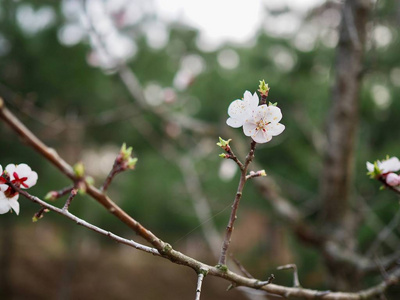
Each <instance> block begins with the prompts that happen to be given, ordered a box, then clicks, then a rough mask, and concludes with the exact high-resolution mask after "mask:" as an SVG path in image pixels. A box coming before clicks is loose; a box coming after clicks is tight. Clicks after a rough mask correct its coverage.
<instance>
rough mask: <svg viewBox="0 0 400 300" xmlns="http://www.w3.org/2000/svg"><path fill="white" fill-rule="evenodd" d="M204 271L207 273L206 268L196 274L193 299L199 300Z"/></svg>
mask: <svg viewBox="0 0 400 300" xmlns="http://www.w3.org/2000/svg"><path fill="white" fill-rule="evenodd" d="M205 273H207V270H200V272H199V274H198V275H197V285H196V297H195V300H200V294H201V287H202V285H203V279H204V277H205Z"/></svg>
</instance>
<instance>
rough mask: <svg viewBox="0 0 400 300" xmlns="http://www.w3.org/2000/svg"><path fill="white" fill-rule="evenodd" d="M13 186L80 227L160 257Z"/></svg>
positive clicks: (150, 249) (28, 197) (145, 248)
mask: <svg viewBox="0 0 400 300" xmlns="http://www.w3.org/2000/svg"><path fill="white" fill-rule="evenodd" d="M12 186H13V188H14V189H15V190H16V191H18V192H19V193H20V194H21V195H22V196H24V197H25V198H27V199H29V200H31V201H32V202H34V203H37V204H39V205H40V206H41V207H43V208H46V209H48V210H51V211H54V212H56V213H58V214H60V215H62V216H64V217H66V218H68V219H70V220H72V221H74V222H75V223H76V224H78V225H81V226H83V227H86V228H88V229H90V230H92V231H94V232H97V233H99V234H102V235H105V236H107V237H109V238H110V239H112V240H114V241H116V242H118V243H120V244H124V245H127V246H130V247H133V248H135V249H138V250H141V251H144V252H147V253H150V254H153V255H157V256H159V255H160V254H159V252H158V250H157V249H155V248H151V247H148V246H145V245H142V244H139V243H137V242H134V241H132V240H128V239H125V238H122V237H120V236H118V235H116V234H114V233H112V232H110V231H106V230H104V229H102V228H100V227H97V226H95V225H93V224H90V223H88V222H86V221H85V220H82V219H80V218H78V217H77V216H75V215H74V214H71V213H70V212H69V211H68V210H67V209H65V208H62V209H61V208H58V207H55V206H54V205H51V204H49V203H47V202H45V201H43V200H41V199H39V198H38V197H35V196H32V195H31V194H29V193H28V192H26V191H24V190H21V189H20V188H18V187H16V186H14V185H12Z"/></svg>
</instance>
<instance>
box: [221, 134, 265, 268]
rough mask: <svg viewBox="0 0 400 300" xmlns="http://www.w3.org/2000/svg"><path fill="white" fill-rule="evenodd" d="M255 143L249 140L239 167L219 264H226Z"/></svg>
mask: <svg viewBox="0 0 400 300" xmlns="http://www.w3.org/2000/svg"><path fill="white" fill-rule="evenodd" d="M256 144H257V143H256V142H254V141H252V142H251V146H250V151H249V153H248V154H247V156H246V162H245V164H244V167H243V169H241V175H240V180H239V185H238V188H237V192H236V196H235V200H234V201H233V204H232V211H231V215H230V218H229V222H228V226H226V232H225V238H224V242H223V244H222V248H221V256H220V258H219V261H218V264H219V265H221V266H223V265H226V253H227V251H228V247H229V244H230V243H231V237H232V233H233V225H234V224H235V221H236V219H237V216H236V213H237V210H238V208H239V203H240V199H241V198H242V193H243V188H244V185H245V183H246V174H247V168H248V166H249V164H250V163H251V161H252V160H253V158H254V150H255V148H256Z"/></svg>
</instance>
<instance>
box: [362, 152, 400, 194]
mask: <svg viewBox="0 0 400 300" xmlns="http://www.w3.org/2000/svg"><path fill="white" fill-rule="evenodd" d="M367 169H368V175H369V176H370V177H371V178H374V179H378V180H381V181H383V182H384V183H386V184H387V185H388V186H392V187H397V186H400V176H399V175H398V174H396V173H395V172H398V171H399V170H400V161H399V159H398V158H397V157H390V158H389V157H386V159H385V160H382V161H379V160H377V161H375V162H374V163H370V162H367Z"/></svg>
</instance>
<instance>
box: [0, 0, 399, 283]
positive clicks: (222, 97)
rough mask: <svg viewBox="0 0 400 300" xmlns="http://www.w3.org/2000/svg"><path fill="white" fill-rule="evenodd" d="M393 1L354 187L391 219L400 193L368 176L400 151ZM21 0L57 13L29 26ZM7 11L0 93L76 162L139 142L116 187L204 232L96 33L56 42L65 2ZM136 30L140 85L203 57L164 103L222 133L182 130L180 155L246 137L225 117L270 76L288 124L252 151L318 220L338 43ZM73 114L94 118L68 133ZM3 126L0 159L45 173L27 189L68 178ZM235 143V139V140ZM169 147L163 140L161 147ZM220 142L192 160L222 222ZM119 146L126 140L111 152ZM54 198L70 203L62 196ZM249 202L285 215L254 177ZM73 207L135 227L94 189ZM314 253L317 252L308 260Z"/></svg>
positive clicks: (0, 31)
mask: <svg viewBox="0 0 400 300" xmlns="http://www.w3.org/2000/svg"><path fill="white" fill-rule="evenodd" d="M391 3H392V2H391V1H379V6H378V7H377V10H376V12H375V15H374V17H376V20H375V24H374V26H375V27H376V26H379V25H382V26H383V25H384V26H386V28H388V30H389V31H390V32H391V34H392V39H391V41H390V43H389V44H388V45H386V46H384V47H383V46H382V47H377V46H376V45H374V44H373V43H372V44H371V43H369V46H368V51H367V53H366V57H365V61H366V69H365V71H364V72H365V74H364V75H365V80H364V84H363V89H362V99H361V106H360V110H361V113H360V119H359V124H360V127H359V130H358V135H357V140H356V141H355V143H356V144H357V151H356V164H355V166H354V175H355V184H354V190H353V193H354V197H353V206H354V209H356V210H360V213H361V210H362V207H361V205H360V204H359V203H360V202H359V200H358V199H359V198H360V197H362V198H363V199H364V200H365V201H366V203H368V205H369V206H370V207H371V209H372V210H373V211H374V212H375V213H376V214H377V216H378V217H379V218H380V219H381V221H382V223H383V224H386V223H388V222H389V221H390V220H391V219H392V217H393V215H394V214H395V213H396V211H397V209H398V201H397V198H396V196H395V195H393V194H391V193H389V192H386V191H383V192H381V191H379V190H378V188H379V184H378V183H377V182H373V181H371V180H370V179H369V178H368V177H367V176H366V168H365V162H366V161H373V160H376V159H381V158H383V157H385V156H386V155H387V154H389V155H393V156H396V155H397V156H398V155H399V153H400V144H399V142H398V141H399V138H400V130H399V119H398V116H399V111H400V101H398V99H397V98H398V97H397V95H398V92H399V90H400V84H399V81H400V79H399V77H400V75H399V73H400V71H399V70H400V67H399V65H398V62H399V52H398V49H399V46H400V45H399V39H398V34H399V32H398V28H397V27H396V23H395V22H396V20H394V17H393V16H392V15H391V14H390V11H391V5H392V4H391ZM23 5H32V6H35V8H36V9H39V8H40V7H43V6H46V7H52V9H53V11H54V16H55V19H54V22H53V23H51V25H49V26H47V27H45V28H43V29H42V30H39V31H38V32H36V33H35V34H33V35H30V34H27V33H26V32H24V30H22V29H21V27H20V26H19V23H18V21H17V19H16V12H17V11H18V9H19V8H20V7H21V6H23ZM0 12H1V13H0V92H1V95H2V96H3V97H4V98H5V99H6V102H7V105H8V106H9V107H10V109H11V110H13V111H14V112H15V113H16V115H17V116H18V117H19V118H20V119H21V120H22V122H24V123H25V124H26V125H27V126H28V128H30V129H31V130H32V131H33V132H34V133H35V134H37V135H38V136H39V137H40V138H42V139H43V140H44V142H45V143H46V144H48V145H50V146H51V147H54V148H55V149H57V150H58V151H59V152H60V153H61V154H63V153H68V151H70V150H68V149H69V148H70V147H72V148H74V147H75V148H76V149H75V150H76V152H77V153H78V154H75V157H74V156H72V158H70V159H71V160H69V163H71V164H73V163H75V162H76V161H77V160H80V159H81V157H80V156H82V155H83V154H84V152H85V151H86V149H88V148H90V149H101V148H102V147H103V146H105V145H115V147H116V149H118V148H119V147H120V145H121V144H122V143H123V142H126V143H127V145H128V146H133V148H134V154H135V155H136V156H137V157H139V162H138V164H137V168H136V170H134V171H129V172H126V173H123V174H120V175H118V176H117V177H116V179H115V181H114V182H113V183H112V185H111V187H110V190H109V194H110V195H111V196H112V198H113V199H114V200H115V201H116V202H117V203H118V204H119V205H121V207H122V208H123V209H125V210H126V211H127V212H128V213H129V214H131V215H132V216H133V217H134V218H135V219H137V220H138V221H139V222H141V223H142V224H144V225H145V226H146V227H147V228H149V229H150V230H151V231H153V232H155V233H156V234H158V235H159V236H160V237H161V238H163V239H165V240H167V241H169V240H171V241H175V240H179V239H180V238H181V237H183V236H184V237H186V235H187V234H188V233H189V235H195V234H197V235H199V234H200V232H201V230H200V229H199V228H198V225H199V221H198V219H197V217H196V215H195V213H194V210H193V204H192V202H191V201H190V198H189V197H190V195H188V193H187V191H186V189H185V186H184V181H183V178H182V174H181V173H180V171H179V168H178V167H177V162H176V161H171V160H170V159H169V158H167V157H163V156H162V155H160V154H159V152H158V151H157V149H155V148H154V146H153V145H152V144H151V143H149V140H148V138H146V137H143V136H142V135H141V133H140V132H139V131H138V130H136V129H135V128H134V127H133V126H132V123H131V120H132V119H135V118H136V116H135V111H136V110H135V108H136V107H137V104H135V99H132V98H131V96H130V95H129V93H128V91H127V90H126V88H125V87H124V86H123V84H122V83H121V81H120V79H119V77H118V75H116V74H115V72H113V71H112V70H111V71H106V72H103V71H102V70H101V69H100V68H96V67H93V66H90V65H89V64H88V57H89V55H90V53H91V47H90V44H89V42H88V39H83V40H82V42H80V43H78V44H76V45H74V46H64V45H62V44H61V43H60V40H59V37H58V34H59V31H60V30H61V27H62V26H63V25H65V22H66V20H65V16H64V15H63V14H62V11H61V8H60V6H59V4H58V3H54V2H51V1H41V2H39V3H38V2H37V1H9V0H6V1H4V2H1V3H0ZM310 18H312V16H310ZM139 29H140V23H139V24H136V25H135V26H132V28H127V29H125V34H127V35H131V36H130V37H131V38H132V39H134V40H135V43H136V46H137V49H138V50H137V53H136V55H135V56H134V57H133V58H132V59H131V60H130V61H129V67H131V68H132V70H133V71H134V72H135V74H136V75H137V77H138V78H139V81H140V82H141V84H142V85H143V86H145V87H146V86H148V84H150V83H156V84H157V85H159V86H161V87H162V88H169V87H173V84H174V83H173V79H174V76H175V75H176V73H177V72H178V70H179V68H180V63H181V59H182V57H185V56H186V55H196V56H199V57H200V58H201V59H202V61H203V62H204V70H203V72H202V73H200V74H199V75H198V76H196V78H195V80H194V81H193V83H192V84H191V85H189V86H188V87H187V88H186V89H184V90H181V91H179V90H175V91H176V94H177V100H176V101H175V102H174V103H172V104H168V103H163V104H161V106H165V107H166V108H167V109H168V110H171V111H177V112H181V113H184V114H187V115H191V116H192V117H194V118H198V119H201V120H204V121H206V122H210V123H211V124H214V125H215V126H216V128H217V129H218V130H219V132H215V133H214V134H215V136H211V137H200V136H199V135H197V134H195V133H191V132H190V131H185V129H181V130H183V131H184V132H185V133H186V134H188V136H189V138H187V139H186V140H185V141H184V143H185V147H178V149H180V150H179V151H181V154H180V155H187V154H188V153H197V152H198V151H197V147H202V142H203V139H204V141H206V142H210V143H214V142H217V138H218V136H219V135H221V136H223V137H224V138H229V137H230V136H229V135H230V134H232V136H235V138H237V139H238V140H239V141H240V140H244V137H240V136H239V135H240V129H236V130H235V129H228V128H226V127H227V126H225V120H226V117H227V114H226V111H227V108H228V105H229V104H230V102H231V101H233V100H234V99H238V98H241V97H242V95H243V92H244V91H245V90H250V91H251V92H255V91H256V89H257V87H258V80H261V79H265V80H266V82H267V83H268V84H269V86H270V87H271V91H270V96H269V99H270V100H271V101H272V102H275V101H277V102H278V105H279V107H280V108H281V109H282V112H283V115H284V117H283V120H282V123H283V124H285V126H286V130H285V132H284V133H283V134H282V135H281V136H279V137H276V138H274V139H273V141H272V142H271V143H268V144H266V145H259V147H258V148H257V152H256V159H257V161H258V162H259V164H260V165H262V166H263V168H265V170H266V172H267V174H268V175H269V176H272V177H274V178H275V179H276V180H277V182H278V183H279V184H280V186H281V191H282V193H283V195H284V196H286V197H288V198H289V199H291V200H292V202H293V203H294V204H295V205H299V206H302V207H305V208H307V211H309V218H310V220H313V219H315V222H317V221H318V218H317V217H318V208H319V206H320V203H319V202H318V182H319V177H320V176H321V175H320V174H321V172H322V170H321V165H322V164H321V162H322V157H321V153H318V151H317V150H316V149H315V145H313V140H314V141H315V139H316V138H317V137H322V139H324V138H325V137H326V136H325V126H326V120H327V113H328V110H329V106H330V94H331V87H332V84H333V81H334V57H335V48H332V47H327V46H325V45H324V44H323V43H321V42H320V41H319V40H317V42H316V44H315V47H314V48H312V49H310V51H300V50H299V49H298V48H296V47H295V46H293V41H292V40H290V39H286V38H280V37H272V36H268V35H267V34H265V33H264V32H263V31H261V30H260V32H258V34H257V37H256V39H255V41H254V45H252V46H251V47H244V46H242V45H234V44H225V45H223V46H221V48H220V49H218V50H215V51H211V52H205V51H202V50H201V49H200V48H199V47H198V46H197V44H196V39H197V37H198V32H197V31H196V30H194V29H192V28H189V27H186V26H184V25H181V24H170V25H169V28H168V30H169V41H168V43H167V44H166V45H165V46H164V47H162V48H160V49H154V48H151V47H150V46H149V45H148V44H147V41H146V38H145V35H144V34H143V33H141V32H140V30H139ZM223 50H232V51H234V53H236V54H237V55H238V57H239V64H238V66H237V67H236V68H233V69H231V70H228V69H226V68H223V67H222V66H221V64H220V63H218V55H220V54H221V51H223ZM276 51H278V52H276ZM277 53H287V54H288V55H289V56H290V57H291V58H292V60H293V65H292V66H290V67H287V66H286V65H285V61H283V65H282V62H279V61H276V55H277ZM396 74H397V75H396ZM396 76H397V77H396ZM377 85H378V88H377ZM374 91H375V92H374ZM382 93H383V94H384V93H388V94H389V100H387V101H386V102H385V101H383V104H382V102H380V101H379V99H381V98H380V97H381V94H382ZM383 97H384V96H383ZM377 99H378V100H377ZM30 105H34V106H36V107H38V108H39V109H40V110H43V111H45V112H48V113H49V114H51V115H52V116H57V117H51V118H50V119H48V120H43V119H41V118H40V115H35V114H29V113H28V111H29V107H30ZM124 105H127V107H129V109H131V110H132V111H133V116H130V117H124V118H122V119H121V120H116V121H114V122H109V123H106V124H105V125H102V124H99V123H96V122H95V121H93V120H95V119H96V117H98V116H99V115H101V113H103V112H106V111H112V110H114V109H115V108H116V107H119V106H124ZM27 107H28V109H27ZM139 114H140V116H141V117H142V118H144V119H145V120H146V121H147V122H150V123H151V124H152V125H153V126H154V128H156V133H157V135H158V136H161V137H165V136H166V126H167V124H166V123H165V122H164V121H163V120H161V119H160V118H159V117H157V115H154V114H152V113H149V112H146V113H143V112H142V111H139ZM71 115H72V116H73V117H70V116H71ZM38 116H39V117H38ZM58 119H62V120H69V121H68V122H67V123H65V122H64V123H62V124H63V125H62V126H64V127H61V128H59V127H57V126H56V122H57V120H58ZM76 120H79V122H86V123H85V126H84V130H82V132H81V134H82V136H81V139H80V140H78V141H77V140H72V141H68V138H67V137H66V136H67V134H66V132H67V130H68V128H67V127H68V126H69V125H71V123H74V122H77V121H76ZM68 123H69V124H68ZM0 131H1V134H2V147H1V148H0V156H1V161H0V163H1V164H2V165H3V167H4V166H5V165H7V164H8V163H19V162H25V163H28V164H29V165H31V166H32V168H33V169H34V170H36V171H37V172H38V174H39V181H38V184H37V185H36V186H35V187H34V188H33V189H32V190H31V192H32V193H33V194H35V195H38V196H44V195H45V194H46V193H47V192H48V191H49V190H56V189H61V188H63V187H65V186H66V185H68V184H69V182H68V180H67V179H66V178H64V177H63V176H62V175H60V174H59V172H57V170H55V168H54V167H53V166H51V165H50V164H49V163H48V162H47V161H46V160H45V159H43V158H41V157H40V156H39V155H38V154H36V152H34V151H33V150H32V149H30V148H28V147H27V146H25V145H24V144H23V143H21V141H20V140H19V139H18V138H17V137H16V136H15V134H14V133H12V132H11V131H10V130H9V129H8V128H7V127H6V126H5V125H4V124H3V125H2V126H1V127H0ZM150 138H151V139H152V138H154V137H152V136H150ZM317 142H321V141H320V140H317ZM75 143H76V144H75ZM231 145H232V146H233V148H234V149H235V140H234V141H233V142H232V144H231ZM162 146H163V145H162V142H161V141H160V147H162ZM182 149H183V150H182ZM72 152H73V151H72ZM219 153H220V149H218V147H217V146H215V147H214V148H213V149H212V150H211V151H209V152H208V155H207V156H199V157H196V155H193V160H194V162H195V165H196V166H197V168H198V170H199V173H200V178H201V180H202V186H203V188H204V192H205V194H206V195H207V196H208V199H209V202H210V204H211V208H212V213H213V215H215V216H214V218H213V220H211V221H212V222H215V223H216V224H217V226H218V228H219V229H221V231H222V230H223V228H224V226H225V225H226V222H227V220H228V218H229V213H230V210H229V209H227V207H229V206H230V205H231V201H232V200H233V197H234V194H235V191H236V185H237V181H238V176H237V175H236V176H235V177H234V178H233V179H232V180H230V181H228V182H225V181H222V180H221V178H220V177H219V175H218V171H219V166H220V162H221V159H220V158H219V157H218V154H219ZM117 154H118V150H117V151H116V152H115V156H116V155H117ZM72 160H74V161H72ZM100 163H101V162H100V161H99V164H100ZM89 175H92V176H94V177H95V179H96V183H97V185H100V184H101V182H102V180H104V178H105V175H102V176H98V174H89ZM58 201H59V204H60V205H62V201H63V200H58ZM20 203H21V207H22V208H21V216H20V217H18V218H15V220H16V222H21V223H27V222H30V220H31V216H32V215H33V213H34V212H35V211H36V210H37V209H38V208H37V207H36V206H34V205H32V204H30V203H28V201H26V200H24V199H20ZM241 205H242V207H241V209H242V210H243V211H246V210H250V209H256V210H259V211H265V213H266V214H267V216H268V218H271V219H272V220H273V221H274V222H275V221H277V220H275V216H274V214H268V213H269V212H270V207H269V205H268V203H267V201H266V200H265V199H263V198H262V197H261V196H260V195H259V194H258V193H257V192H256V191H255V189H254V188H253V186H252V184H251V183H250V184H249V185H248V186H246V188H245V195H244V198H243V201H242V203H241ZM71 210H72V212H74V213H77V214H78V215H81V216H85V217H86V219H87V220H88V221H90V222H93V223H95V224H97V225H99V226H101V227H104V228H106V229H108V230H111V231H115V232H117V233H126V232H127V229H126V228H125V227H124V225H123V224H120V223H119V222H118V221H117V220H115V219H114V218H113V216H112V215H111V214H108V213H107V212H105V211H104V210H103V209H102V208H101V207H99V206H98V205H97V204H96V203H94V202H93V201H92V200H90V199H89V198H88V197H81V196H78V197H77V199H75V200H74V202H73V203H72V207H71ZM50 221H51V222H62V223H63V224H65V221H64V220H62V218H59V217H58V216H54V215H53V214H51V213H50V214H47V215H46V216H45V218H44V219H43V220H41V221H40V222H50ZM238 222H240V214H239V219H238ZM0 223H1V218H0ZM362 224H364V225H361V226H360V229H359V241H360V251H361V252H362V251H363V249H368V245H369V244H370V243H371V242H372V241H373V240H374V237H375V236H376V232H375V231H374V230H372V229H371V228H370V226H369V224H368V219H366V220H364V221H363V222H362ZM192 229H195V230H194V231H192ZM285 234H287V235H288V236H287V239H288V240H289V241H290V242H289V244H290V245H291V247H294V248H295V249H296V251H295V252H296V259H297V260H298V261H297V263H298V266H299V268H301V269H302V272H308V271H309V270H310V269H314V268H315V266H316V265H317V264H318V262H319V261H318V259H317V258H315V254H314V253H313V251H312V250H307V249H306V247H305V246H303V245H300V244H299V243H298V242H297V241H296V240H295V239H293V237H292V236H291V234H290V233H289V232H286V233H285ZM264 239H268V237H260V240H262V242H260V243H265V240H264ZM102 241H104V239H102ZM105 242H107V241H105ZM260 247H261V248H258V250H257V249H256V250H254V251H253V250H251V249H250V250H249V256H248V257H244V258H243V259H244V261H245V262H248V263H251V264H252V265H253V266H256V265H257V260H256V259H255V260H254V255H253V254H254V253H257V254H260V253H262V252H263V249H265V248H266V246H265V245H264V244H263V246H260ZM310 251H311V252H310ZM310 253H311V254H310ZM309 261H312V263H306V262H309ZM258 271H260V270H258ZM264 271H265V270H262V272H264ZM260 272H261V271H260ZM289 277H290V276H289ZM288 280H289V281H290V279H288Z"/></svg>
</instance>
